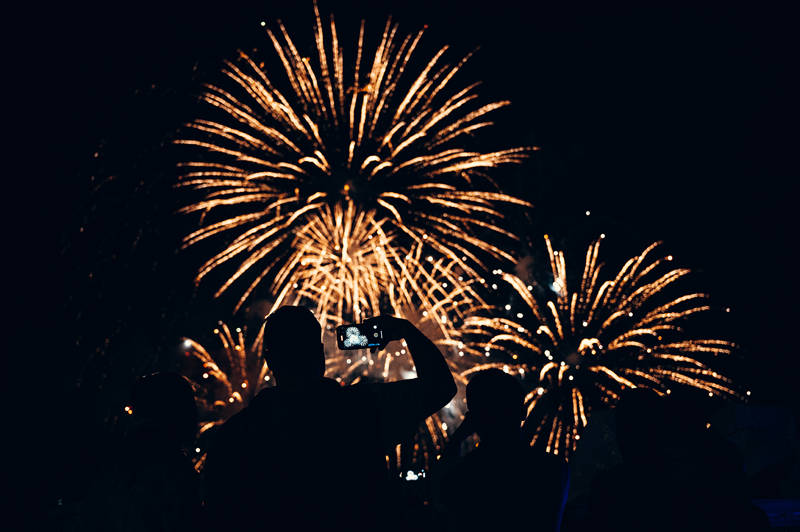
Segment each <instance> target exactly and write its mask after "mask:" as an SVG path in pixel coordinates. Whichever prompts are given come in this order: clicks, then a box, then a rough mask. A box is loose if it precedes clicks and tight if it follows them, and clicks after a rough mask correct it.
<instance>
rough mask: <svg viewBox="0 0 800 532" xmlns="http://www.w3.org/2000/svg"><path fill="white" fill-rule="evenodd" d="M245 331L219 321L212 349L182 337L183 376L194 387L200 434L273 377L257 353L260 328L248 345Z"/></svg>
mask: <svg viewBox="0 0 800 532" xmlns="http://www.w3.org/2000/svg"><path fill="white" fill-rule="evenodd" d="M245 334H246V332H245V331H244V330H243V329H241V328H239V327H237V328H236V329H235V330H233V331H231V329H230V327H228V325H226V324H225V323H223V322H219V325H218V327H217V328H215V329H214V335H215V336H216V337H217V339H218V340H219V345H218V346H217V347H216V348H215V349H208V348H206V347H205V346H203V345H201V344H200V343H198V342H196V341H195V340H192V339H191V338H184V339H183V348H184V352H185V353H186V356H187V357H188V359H189V360H188V361H187V364H186V366H187V371H186V372H185V373H187V377H188V378H189V380H190V381H191V382H192V385H193V387H194V389H195V397H196V399H197V402H198V406H199V409H200V412H199V414H200V416H199V419H200V434H201V435H202V434H203V433H205V432H206V431H207V430H209V429H211V428H213V427H215V426H217V425H220V424H222V423H224V422H225V421H226V420H227V419H228V418H230V417H231V416H232V415H234V414H235V413H237V412H238V411H239V410H241V409H242V408H243V407H245V406H247V404H248V403H249V402H250V400H251V399H252V398H253V397H255V396H256V394H258V392H260V391H261V390H262V389H263V388H266V387H268V386H272V385H273V384H274V379H273V378H272V373H271V372H270V371H269V368H268V367H267V364H266V362H265V361H264V358H263V357H262V356H261V351H262V344H263V339H264V328H263V327H261V328H260V330H259V331H258V334H257V335H256V337H255V339H254V340H253V341H252V343H251V344H250V346H249V347H248V346H247V345H246V344H245Z"/></svg>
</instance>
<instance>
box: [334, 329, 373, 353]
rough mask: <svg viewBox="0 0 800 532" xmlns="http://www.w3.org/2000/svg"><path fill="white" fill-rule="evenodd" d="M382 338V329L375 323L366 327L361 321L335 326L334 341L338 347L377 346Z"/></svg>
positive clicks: (363, 347) (362, 347)
mask: <svg viewBox="0 0 800 532" xmlns="http://www.w3.org/2000/svg"><path fill="white" fill-rule="evenodd" d="M381 340H383V331H381V330H380V329H379V328H378V326H377V325H373V326H372V327H368V326H366V325H364V324H363V323H358V324H351V325H340V326H339V327H336V343H337V344H338V345H339V349H365V348H367V347H378V346H379V345H381Z"/></svg>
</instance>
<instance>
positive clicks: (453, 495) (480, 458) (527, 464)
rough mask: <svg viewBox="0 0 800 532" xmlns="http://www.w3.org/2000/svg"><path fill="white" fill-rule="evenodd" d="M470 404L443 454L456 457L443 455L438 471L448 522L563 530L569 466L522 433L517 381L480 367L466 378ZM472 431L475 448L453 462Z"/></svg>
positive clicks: (466, 527)
mask: <svg viewBox="0 0 800 532" xmlns="http://www.w3.org/2000/svg"><path fill="white" fill-rule="evenodd" d="M467 408H468V411H467V414H466V415H465V417H464V421H463V422H462V423H461V425H460V426H459V427H458V429H456V432H455V433H454V434H453V437H452V438H451V441H450V443H449V444H448V449H447V451H446V455H451V456H450V457H447V456H446V457H445V459H444V460H443V463H442V464H440V466H441V469H440V472H439V474H438V475H437V477H438V478H440V479H441V480H440V482H439V483H438V484H439V485H438V488H437V491H438V497H437V499H438V500H437V502H438V503H439V505H441V506H442V507H444V509H445V512H446V514H447V520H448V521H449V523H450V526H451V529H452V530H459V531H470V530H483V531H488V530H497V531H504V530H545V531H554V530H558V529H559V527H560V522H561V516H562V514H563V509H564V503H565V501H566V495H567V487H568V475H567V466H566V464H565V463H564V462H563V461H562V460H561V459H559V458H558V457H555V456H552V455H549V454H545V453H544V452H541V451H539V450H536V449H533V448H531V447H530V446H529V445H528V443H527V442H526V441H525V440H524V438H523V435H522V430H521V428H520V423H521V422H522V420H523V418H524V416H525V410H524V393H523V390H522V386H521V385H520V383H519V382H518V381H517V380H516V379H515V378H514V377H512V376H511V375H508V374H506V373H504V372H502V371H500V370H496V369H490V370H486V371H482V372H480V373H477V374H475V376H473V377H472V379H470V381H469V383H468V384H467ZM475 432H477V434H478V436H479V438H480V443H479V446H478V448H477V449H474V450H472V451H471V452H470V453H468V454H467V455H466V456H465V457H464V458H463V459H460V460H456V463H455V464H453V463H452V460H454V459H455V457H454V456H453V455H456V454H457V449H458V448H459V447H460V445H461V442H462V441H463V440H464V439H465V438H466V437H468V436H469V435H471V434H472V433H475ZM448 461H450V463H449V464H448V463H447V462H448Z"/></svg>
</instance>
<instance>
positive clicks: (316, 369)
mask: <svg viewBox="0 0 800 532" xmlns="http://www.w3.org/2000/svg"><path fill="white" fill-rule="evenodd" d="M321 336H322V329H321V327H320V326H319V322H318V321H317V319H316V318H315V317H314V314H312V313H311V311H310V310H308V309H307V308H305V307H296V306H285V307H281V308H279V309H278V310H276V311H275V312H273V313H272V314H270V315H269V316H267V319H266V321H265V323H264V358H265V359H266V361H267V365H268V366H269V368H270V369H271V370H272V373H273V374H274V375H275V380H276V381H277V382H278V383H279V384H290V385H291V384H293V383H303V382H308V381H313V380H318V379H321V378H322V377H323V376H324V375H325V351H324V349H323V347H322V342H320V338H321Z"/></svg>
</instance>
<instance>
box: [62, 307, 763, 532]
mask: <svg viewBox="0 0 800 532" xmlns="http://www.w3.org/2000/svg"><path fill="white" fill-rule="evenodd" d="M367 324H368V325H370V324H374V325H377V326H378V327H380V328H381V329H382V330H383V334H384V338H383V342H384V344H383V345H382V346H381V347H383V346H385V344H386V343H388V342H390V341H393V340H400V339H403V340H405V342H406V344H407V349H408V351H409V352H410V354H411V357H412V359H413V362H414V367H415V369H416V373H417V377H416V378H413V379H407V380H403V381H398V382H391V383H359V384H356V385H353V386H341V385H340V384H339V383H337V382H336V381H333V380H331V379H327V378H325V377H324V374H325V356H324V350H323V346H322V344H321V342H320V337H321V330H320V325H319V323H318V321H317V320H316V318H315V317H314V316H313V314H312V313H311V312H310V311H308V310H307V309H305V308H302V307H291V306H286V307H282V308H280V309H278V310H277V311H275V312H273V313H272V314H271V315H270V316H269V317H268V318H267V320H266V324H265V328H264V342H263V348H264V357H265V359H266V362H267V364H268V366H269V367H270V369H271V370H272V372H273V375H274V377H275V380H276V383H277V385H276V386H274V387H271V388H266V389H264V390H262V391H261V392H260V393H259V394H258V395H257V396H256V397H255V398H254V399H253V400H252V401H251V402H250V404H249V405H248V406H247V407H246V408H244V409H243V410H241V411H240V412H239V413H238V414H236V415H234V416H233V417H231V418H230V419H229V420H228V421H227V422H225V423H224V424H223V425H222V426H221V427H220V429H219V430H218V431H217V432H216V433H215V434H214V437H213V439H212V440H211V442H210V444H209V446H208V452H207V459H206V461H205V463H204V466H203V468H202V473H197V471H196V470H195V468H194V466H193V464H192V461H191V459H190V458H189V450H191V449H193V447H194V438H195V432H196V428H197V412H196V408H195V403H194V395H193V392H192V388H191V385H190V384H189V382H188V381H187V380H185V379H184V378H183V377H181V376H179V375H177V374H171V373H160V374H154V375H150V376H147V377H143V378H141V379H139V380H138V381H137V382H136V384H135V385H134V388H133V393H132V398H131V408H132V415H131V416H129V417H130V418H131V423H130V426H129V428H128V429H127V431H126V434H125V435H124V438H123V441H122V443H121V444H120V446H119V447H120V448H119V449H117V450H116V452H114V453H113V455H112V456H113V458H112V459H109V460H107V463H106V464H104V465H103V467H102V468H100V469H99V471H98V473H97V474H96V475H94V477H95V478H93V479H92V480H91V481H88V482H87V486H88V487H87V489H86V490H85V494H83V495H82V497H80V499H79V500H76V501H73V502H71V503H70V507H69V509H68V510H64V512H63V516H62V518H61V520H60V521H61V523H60V525H61V528H62V529H64V530H76V531H77V530H91V531H101V530H102V531H130V532H134V531H165V532H166V531H183V530H187V531H189V530H191V531H194V532H197V531H206V530H208V531H212V530H215V531H216V530H250V531H252V530H265V531H270V530H279V531H282V530H292V531H294V530H297V531H305V530H312V531H313V530H346V531H356V532H358V531H367V530H380V531H383V530H387V531H394V530H437V531H473V530H475V531H477V530H484V531H496V530H530V531H538V530H542V531H555V530H560V529H561V528H562V520H563V518H564V509H565V504H566V501H567V495H568V490H569V480H568V479H569V474H568V468H567V464H566V462H564V461H563V460H562V459H560V458H559V457H557V456H553V455H551V454H545V453H543V452H539V451H538V450H536V449H534V448H532V447H530V446H529V445H528V444H527V442H526V439H525V438H524V436H523V434H522V430H521V428H520V423H521V421H522V420H523V419H524V417H525V409H524V406H523V403H524V393H523V389H522V387H521V385H520V383H519V382H518V381H517V380H516V379H515V378H513V377H512V376H510V375H508V374H506V373H504V372H502V371H500V370H485V371H481V372H477V373H475V374H474V375H473V376H472V377H471V379H470V381H469V383H468V386H467V390H466V397H467V413H466V415H465V417H464V420H463V421H462V423H461V425H460V426H459V427H458V428H457V429H456V430H455V432H454V433H453V434H452V436H451V437H450V439H449V441H448V444H447V447H446V448H445V449H444V450H443V452H442V456H441V459H440V460H438V461H437V463H436V464H435V466H434V468H433V470H432V471H431V475H430V478H429V482H428V484H427V485H428V486H429V490H428V491H427V492H426V493H425V494H424V496H417V497H409V494H408V491H407V489H406V488H405V484H404V483H403V481H402V480H399V479H398V478H396V475H395V476H391V477H390V475H389V474H388V472H387V462H386V456H387V454H389V453H392V452H393V451H394V448H395V446H396V445H398V444H399V443H401V442H404V441H408V440H409V439H410V438H411V437H412V436H413V434H414V433H415V432H416V430H417V428H418V427H419V425H420V423H421V422H423V421H424V420H425V419H426V418H427V417H428V416H430V415H431V414H433V413H435V412H437V411H438V410H439V409H441V408H442V407H444V406H445V405H446V404H447V403H448V402H450V401H451V399H452V398H453V397H454V395H455V394H456V385H455V382H454V380H453V376H452V375H451V373H450V370H449V368H448V366H447V363H446V361H445V359H444V357H443V356H442V354H441V353H440V351H439V350H438V349H437V348H436V346H435V345H434V344H433V343H432V342H431V341H430V340H429V339H428V338H426V337H425V336H424V335H423V334H422V333H421V332H420V331H419V330H417V329H416V328H415V327H414V326H413V325H412V324H411V323H410V322H408V321H406V320H402V319H398V318H393V317H388V316H380V317H377V318H373V319H371V320H368V322H367ZM615 417H616V424H617V438H618V443H619V447H620V450H621V452H622V458H623V460H622V464H621V465H619V466H618V467H616V468H614V469H612V470H610V471H607V472H605V473H603V474H601V475H599V477H598V478H597V479H596V480H595V484H594V486H593V489H592V490H591V495H590V497H589V501H588V506H587V508H586V512H585V515H583V516H582V518H581V519H578V520H575V519H573V520H572V521H571V522H569V523H565V524H564V528H565V529H566V528H569V530H579V531H583V530H586V531H598V530H620V531H633V530H637V531H643V530H654V531H667V530H669V531H701V530H702V531H708V530H728V531H730V530H735V531H738V530H742V531H744V530H747V531H756V530H766V529H767V528H768V527H769V524H768V522H767V520H766V517H765V515H764V513H763V512H761V511H760V510H759V509H758V508H757V507H755V506H753V505H752V503H751V502H750V501H749V500H748V498H747V496H746V492H747V490H746V488H745V483H744V475H743V473H742V467H741V464H740V462H739V458H738V455H737V454H736V452H735V449H734V448H733V447H732V446H731V445H730V444H728V443H727V442H725V441H724V440H721V439H717V438H715V437H714V435H713V433H712V432H710V431H707V430H704V429H705V427H704V426H703V425H702V420H701V419H700V418H699V416H697V415H695V414H694V413H693V412H691V411H687V410H686V409H685V408H678V407H676V406H675V405H674V404H673V403H672V402H670V401H669V399H668V398H666V397H660V396H658V395H656V394H655V393H654V392H649V391H645V390H638V389H637V390H630V391H628V392H626V393H625V394H624V395H623V396H622V397H621V399H620V401H619V404H618V406H617V408H616V410H615ZM474 435H477V437H478V439H479V442H480V443H479V445H478V446H477V447H475V446H470V448H471V449H470V450H469V452H466V453H463V456H462V452H461V451H462V449H464V448H465V447H467V446H466V445H462V443H463V442H464V441H465V440H467V439H468V438H470V437H472V436H474Z"/></svg>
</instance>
